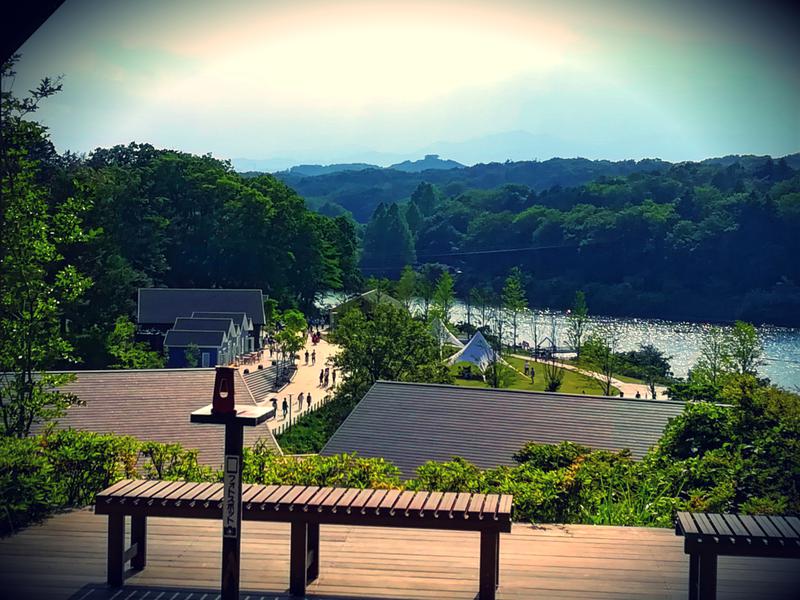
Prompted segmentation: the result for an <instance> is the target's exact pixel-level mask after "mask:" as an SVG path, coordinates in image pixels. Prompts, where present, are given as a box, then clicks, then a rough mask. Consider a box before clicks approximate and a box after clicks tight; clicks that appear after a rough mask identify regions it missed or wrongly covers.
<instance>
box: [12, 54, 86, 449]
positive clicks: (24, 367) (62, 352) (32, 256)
mask: <svg viewBox="0 0 800 600" xmlns="http://www.w3.org/2000/svg"><path fill="white" fill-rule="evenodd" d="M17 58H18V57H16V56H15V57H14V58H12V60H11V61H9V62H8V63H6V64H4V65H3V67H2V79H3V81H13V77H14V74H15V73H14V71H13V65H14V62H15V61H16V60H17ZM60 89H61V85H60V82H59V81H58V80H55V81H54V80H51V79H48V78H45V79H43V80H42V82H41V83H40V85H39V86H38V87H37V88H36V89H34V90H32V91H31V92H30V94H31V95H30V96H29V97H27V98H22V99H18V98H16V97H15V96H14V95H13V94H12V93H11V91H10V90H8V91H5V90H4V91H3V92H2V99H1V108H2V140H1V141H0V179H1V185H2V207H1V208H0V210H1V211H2V213H0V231H2V236H0V374H2V375H0V415H2V433H3V434H4V435H6V436H16V437H24V436H26V435H27V434H28V432H29V431H30V428H31V426H32V424H33V423H36V422H42V421H49V420H51V419H53V418H55V417H57V416H59V415H60V414H61V413H62V412H63V410H64V409H65V408H66V407H67V406H68V405H69V404H71V403H73V402H74V401H75V398H74V396H71V395H69V394H64V393H61V392H59V391H57V387H58V386H59V385H62V384H64V383H66V382H68V381H69V380H70V379H71V377H70V376H69V375H63V374H61V375H57V374H52V373H47V372H46V370H47V369H50V368H52V367H54V366H56V365H58V364H63V363H67V362H70V361H74V360H75V355H74V352H73V347H72V345H71V344H70V342H69V341H68V340H67V338H66V336H65V334H64V331H63V328H62V318H63V314H64V307H65V306H66V305H68V304H70V303H74V302H76V301H77V300H78V299H79V298H80V297H81V295H82V294H83V293H84V291H85V290H86V288H87V287H89V285H90V283H91V282H90V280H89V279H88V278H87V277H85V276H84V275H82V274H80V273H79V272H78V270H77V269H76V268H75V266H74V265H72V264H69V263H68V262H67V261H66V260H65V257H64V251H65V249H66V248H68V247H69V246H70V245H72V244H76V243H78V242H81V241H84V240H85V239H86V234H85V233H84V231H83V227H82V221H81V217H82V215H83V213H84V212H85V210H86V204H85V202H84V201H83V199H82V198H80V197H74V198H73V197H71V198H67V199H64V200H63V201H60V202H55V201H53V199H52V198H51V195H50V190H49V189H48V188H47V187H46V186H45V185H44V184H43V183H42V182H41V180H42V169H43V163H42V161H41V160H37V155H42V154H47V151H48V150H49V151H50V152H52V146H51V144H50V142H49V140H48V138H47V133H46V130H45V129H44V127H42V126H41V125H39V124H38V123H35V122H33V121H29V120H27V119H26V116H27V115H28V114H30V113H32V112H34V111H36V109H37V108H38V106H39V102H40V101H42V100H44V99H46V98H48V97H49V96H52V95H53V94H55V93H57V92H58V91H59V90H60Z"/></svg>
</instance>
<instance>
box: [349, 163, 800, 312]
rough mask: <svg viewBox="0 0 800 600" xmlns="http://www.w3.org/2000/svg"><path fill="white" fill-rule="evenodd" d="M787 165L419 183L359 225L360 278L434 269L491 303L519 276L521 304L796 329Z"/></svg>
mask: <svg viewBox="0 0 800 600" xmlns="http://www.w3.org/2000/svg"><path fill="white" fill-rule="evenodd" d="M790 162H792V161H790V160H786V159H785V158H784V159H780V160H773V159H771V158H764V159H758V160H756V159H748V160H744V159H742V160H733V161H732V162H729V161H726V162H722V163H719V162H703V163H681V164H678V165H667V166H664V165H661V166H660V168H659V169H657V170H653V171H648V172H636V173H632V174H629V175H626V176H615V177H600V178H598V179H597V180H596V181H594V182H592V183H586V184H583V185H580V186H577V187H572V188H562V187H560V186H554V187H551V188H549V189H545V190H542V191H537V190H535V189H533V188H530V187H528V186H525V185H516V184H513V185H512V184H509V185H504V186H502V187H499V188H495V189H492V190H481V189H469V190H460V191H456V192H455V193H449V192H448V189H447V188H441V187H438V186H436V185H433V184H431V183H426V182H423V183H420V184H419V185H418V186H417V188H416V189H415V190H414V192H413V193H412V194H411V196H410V198H409V199H408V200H407V201H403V202H400V203H382V204H379V205H378V207H377V208H376V210H375V212H374V214H373V217H372V218H371V219H370V221H369V222H368V223H367V224H366V225H365V226H364V237H363V250H362V256H361V266H362V269H363V270H364V273H365V275H368V276H369V275H373V276H391V277H396V276H397V275H398V274H399V273H400V271H401V269H402V268H403V266H404V265H406V264H414V265H417V266H418V267H419V266H421V265H425V264H427V263H441V264H444V265H446V266H448V267H449V268H451V269H453V270H457V271H459V272H460V273H461V276H460V277H459V282H458V284H457V293H459V295H461V296H462V297H467V295H468V293H469V290H470V289H471V288H472V287H476V286H480V285H488V286H489V287H490V288H491V289H492V290H494V291H495V292H499V291H500V289H501V288H502V286H503V283H504V281H505V276H506V274H507V272H508V270H509V269H510V268H513V267H518V268H520V269H521V272H522V274H523V285H524V287H525V290H526V292H527V293H528V296H529V298H530V299H531V303H532V304H533V305H534V306H539V307H551V308H552V307H559V308H566V307H568V306H569V305H570V304H571V302H572V298H573V295H574V293H575V290H578V289H581V290H584V291H585V292H586V294H587V295H589V296H590V297H591V298H592V303H593V306H594V308H595V310H596V312H598V313H600V314H607V315H613V316H640V317H660V318H670V319H688V320H707V321H708V320H712V321H713V320H720V321H722V320H725V321H733V320H736V319H741V320H746V321H750V322H756V323H772V324H783V325H789V326H796V325H800V262H798V261H797V260H796V257H797V256H800V238H798V236H797V235H796V232H797V231H798V230H800V171H797V170H795V169H794V168H793V167H792V166H791V165H790Z"/></svg>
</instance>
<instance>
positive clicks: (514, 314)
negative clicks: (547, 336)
mask: <svg viewBox="0 0 800 600" xmlns="http://www.w3.org/2000/svg"><path fill="white" fill-rule="evenodd" d="M503 307H504V308H505V309H506V310H507V311H508V312H509V313H510V314H511V328H512V343H511V345H512V347H513V348H516V347H517V320H518V318H519V315H520V314H521V313H522V312H523V311H525V310H526V309H527V308H528V300H527V299H526V298H525V289H524V288H523V286H522V271H521V270H520V269H519V267H514V268H512V269H511V271H510V272H509V274H508V277H507V278H506V283H505V286H504V287H503Z"/></svg>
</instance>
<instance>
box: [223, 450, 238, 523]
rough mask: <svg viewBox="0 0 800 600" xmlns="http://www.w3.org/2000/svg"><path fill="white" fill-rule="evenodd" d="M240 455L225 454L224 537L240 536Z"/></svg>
mask: <svg viewBox="0 0 800 600" xmlns="http://www.w3.org/2000/svg"><path fill="white" fill-rule="evenodd" d="M241 460H242V459H241V457H240V456H235V455H232V454H227V455H225V469H224V472H223V478H224V482H225V487H224V495H223V498H222V537H227V538H235V537H239V510H240V509H241V503H242V478H241V476H240V474H239V473H240V471H239V463H240V461H241Z"/></svg>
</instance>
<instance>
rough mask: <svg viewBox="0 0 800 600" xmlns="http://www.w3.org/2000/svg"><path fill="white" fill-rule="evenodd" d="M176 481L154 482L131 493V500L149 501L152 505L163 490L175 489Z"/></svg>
mask: <svg viewBox="0 0 800 600" xmlns="http://www.w3.org/2000/svg"><path fill="white" fill-rule="evenodd" d="M175 483H176V482H175V481H157V480H155V481H152V482H151V483H150V484H149V485H146V486H142V487H140V488H139V489H138V490H136V491H135V492H132V493H131V496H129V498H134V499H140V500H147V501H148V502H149V503H151V504H152V502H153V501H154V499H155V498H157V497H158V494H159V493H160V492H161V491H162V490H166V489H168V488H172V487H175Z"/></svg>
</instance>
